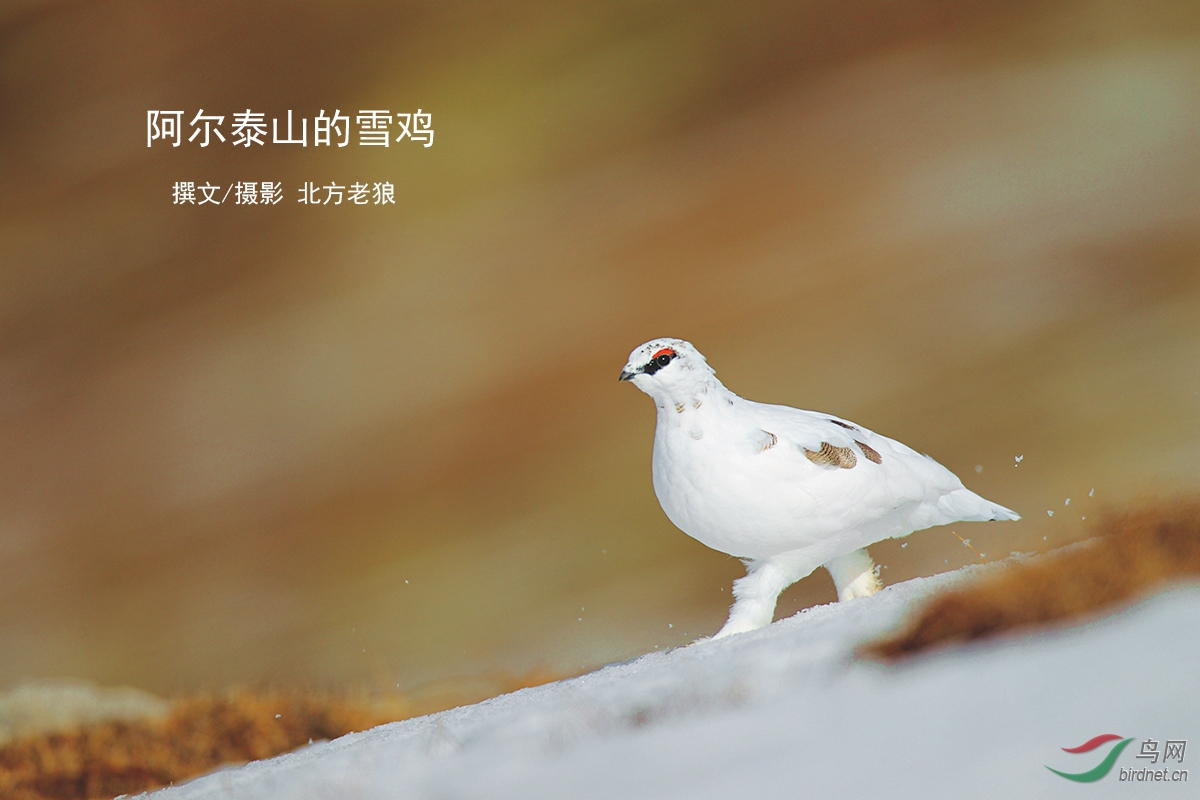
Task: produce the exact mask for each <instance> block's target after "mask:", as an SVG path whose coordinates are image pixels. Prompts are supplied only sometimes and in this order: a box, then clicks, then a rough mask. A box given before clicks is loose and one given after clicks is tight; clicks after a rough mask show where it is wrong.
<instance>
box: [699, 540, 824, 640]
mask: <svg viewBox="0 0 1200 800" xmlns="http://www.w3.org/2000/svg"><path fill="white" fill-rule="evenodd" d="M815 568H816V565H815V564H811V562H809V561H808V560H807V559H805V558H803V557H802V556H799V554H798V552H797V551H793V552H791V553H781V554H780V555H778V556H772V557H771V558H765V559H762V560H759V561H747V562H746V577H744V578H738V579H737V580H736V581H734V582H733V597H734V602H733V606H732V607H731V608H730V609H729V619H727V620H726V621H725V624H724V625H723V626H721V630H719V631H717V633H716V635H715V636H713V637H712V638H714V639H720V638H722V637H724V636H729V635H731V634H734V633H744V632H746V631H752V630H756V629H758V628H761V627H763V626H765V625H770V624H771V617H773V616H774V615H775V601H776V599H778V597H779V593H780V592H782V591H783V590H784V589H786V588H787V587H789V586H791V585H792V584H793V583H795V582H796V581H798V580H800V579H801V578H803V577H804V576H806V575H808V574H809V573H810V572H812V571H813V570H814V569H815Z"/></svg>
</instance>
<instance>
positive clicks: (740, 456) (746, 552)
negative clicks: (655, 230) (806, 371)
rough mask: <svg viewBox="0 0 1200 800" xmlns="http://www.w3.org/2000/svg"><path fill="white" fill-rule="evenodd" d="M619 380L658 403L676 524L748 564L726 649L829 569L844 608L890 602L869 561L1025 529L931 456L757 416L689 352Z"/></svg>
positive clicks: (656, 343) (647, 354) (681, 350)
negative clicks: (1006, 525)
mask: <svg viewBox="0 0 1200 800" xmlns="http://www.w3.org/2000/svg"><path fill="white" fill-rule="evenodd" d="M621 380H628V381H631V382H632V383H633V384H634V385H635V386H637V387H638V388H639V389H641V390H642V391H643V392H645V393H646V394H648V395H650V397H652V398H653V399H654V402H655V405H657V406H658V422H657V425H656V427H655V431H654V458H653V474H654V493H655V494H656V495H657V496H658V501H659V503H660V504H661V505H662V508H663V511H665V512H666V514H667V517H668V518H670V520H671V522H673V523H675V525H677V526H678V527H679V528H680V529H681V530H683V532H684V533H686V534H688V535H689V536H691V537H693V538H695V539H697V540H699V541H701V542H703V543H704V544H706V545H708V546H709V547H711V548H713V549H714V550H720V551H721V552H723V553H729V554H730V555H734V556H738V557H739V558H741V559H743V560H744V561H745V562H746V572H747V574H746V577H744V578H740V579H738V580H737V581H734V597H735V602H734V604H733V607H732V608H731V609H730V611H729V619H728V621H727V622H726V623H725V625H724V626H723V627H722V628H721V630H720V631H719V632H718V633H717V634H716V638H719V637H722V636H728V635H729V634H733V633H740V632H742V631H748V630H754V629H755V628H760V627H762V626H764V625H766V624H768V623H769V622H770V621H771V617H772V615H773V614H774V611H775V601H776V598H777V597H778V596H779V593H780V592H782V591H783V590H784V589H786V588H787V587H788V586H790V585H791V584H793V583H795V582H796V581H798V580H800V579H801V578H803V577H805V576H806V575H808V574H809V573H811V572H812V571H813V570H814V569H816V568H817V567H819V566H824V567H826V569H828V570H829V572H830V574H831V575H832V576H833V579H834V583H835V585H836V586H837V590H838V598H839V599H840V600H849V599H851V598H854V597H860V596H864V595H869V594H873V593H875V592H876V591H878V590H879V588H880V584H879V579H878V578H877V577H876V576H875V570H874V563H873V562H872V561H871V558H870V556H868V555H867V552H866V550H865V549H864V548H866V546H867V545H869V544H872V543H874V542H878V541H880V540H882V539H889V538H896V537H901V536H907V535H908V534H910V533H912V532H913V531H917V530H921V529H922V528H928V527H930V526H932V525H945V524H947V523H951V522H959V521H964V520H965V521H982V520H1015V519H1019V518H1020V517H1018V516H1017V514H1016V513H1014V512H1013V511H1010V510H1009V509H1007V508H1004V507H1003V506H999V505H996V504H995V503H992V502H990V501H988V500H985V499H984V498H982V497H980V496H979V495H977V494H975V493H974V492H972V491H970V490H969V489H967V488H966V487H964V486H963V485H962V481H960V480H959V479H958V478H957V477H956V476H955V475H954V473H952V472H950V470H948V469H946V468H945V467H943V466H942V465H941V464H939V463H937V462H936V461H934V460H933V459H932V458H930V457H929V456H925V455H921V454H920V453H917V452H916V451H915V450H912V449H911V448H909V447H907V446H905V445H903V444H901V443H900V442H897V441H895V440H893V439H889V438H887V437H886V436H881V435H879V434H877V433H874V432H872V431H869V430H867V429H866V428H863V427H861V426H859V425H855V424H853V423H851V422H848V421H846V420H844V419H840V418H838V417H835V416H832V415H830V414H818V413H816V412H814V411H802V410H800V409H798V408H790V407H788V406H780V405H768V404H765V403H756V402H754V401H752V400H746V399H745V398H743V397H739V396H738V395H736V394H734V393H733V392H731V391H729V390H728V389H726V388H725V386H724V385H723V384H722V383H721V382H720V381H719V380H717V377H716V374H715V373H714V372H713V369H712V367H710V366H708V363H707V362H706V361H705V359H704V356H702V355H701V354H700V353H699V351H697V350H696V348H694V347H693V346H692V345H691V344H690V343H688V342H685V341H683V340H682V339H655V340H653V341H650V342H647V343H646V344H644V345H642V346H641V347H638V348H637V349H636V350H634V351H633V352H632V353H631V354H630V356H629V362H628V363H627V364H626V365H625V369H624V370H623V371H622V372H621Z"/></svg>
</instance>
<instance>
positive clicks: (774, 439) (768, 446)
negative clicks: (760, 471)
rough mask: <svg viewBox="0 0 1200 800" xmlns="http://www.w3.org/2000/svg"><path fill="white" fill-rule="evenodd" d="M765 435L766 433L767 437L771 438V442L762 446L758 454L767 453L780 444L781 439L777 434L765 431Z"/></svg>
mask: <svg viewBox="0 0 1200 800" xmlns="http://www.w3.org/2000/svg"><path fill="white" fill-rule="evenodd" d="M763 433H765V434H766V435H767V436H770V437H771V441H769V442H763V444H762V446H761V447H759V448H758V452H760V453H765V452H767V451H768V450H770V449H771V448H772V447H774V446H775V445H777V444H779V437H778V436H776V435H775V434H773V433H771V432H770V431H763Z"/></svg>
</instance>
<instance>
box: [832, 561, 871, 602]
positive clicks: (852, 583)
mask: <svg viewBox="0 0 1200 800" xmlns="http://www.w3.org/2000/svg"><path fill="white" fill-rule="evenodd" d="M825 569H827V570H829V574H830V575H832V576H833V585H834V586H836V587H837V593H838V600H839V601H841V602H843V603H844V602H846V601H847V600H853V599H854V598H856V597H868V596H870V595H873V594H875V593H876V592H878V591H879V590H880V589H882V588H883V583H882V581H880V580H879V578H878V577H876V576H875V562H874V561H872V560H871V557H870V556H869V555H867V551H866V550H865V549H862V550H855V551H854V552H853V553H846V555H844V556H838V557H837V558H831V559H829V560H828V561H826V562H825Z"/></svg>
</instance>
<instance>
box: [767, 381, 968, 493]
mask: <svg viewBox="0 0 1200 800" xmlns="http://www.w3.org/2000/svg"><path fill="white" fill-rule="evenodd" d="M747 403H751V401H747ZM747 410H748V411H749V412H750V414H751V415H752V417H753V418H754V420H755V422H756V423H757V424H758V426H759V427H760V428H761V429H762V430H763V431H764V432H767V433H769V434H771V435H773V436H774V437H776V438H777V439H778V443H777V445H776V446H775V447H774V448H772V449H773V450H776V451H778V450H782V451H784V452H788V451H790V452H792V453H794V454H796V455H797V456H801V457H797V458H793V459H790V462H791V463H790V464H789V465H787V466H786V467H785V468H786V469H788V471H789V472H792V473H794V474H795V476H796V479H797V480H806V481H807V482H809V484H810V485H811V484H812V482H814V481H816V482H819V483H821V484H826V485H828V486H829V487H830V491H831V493H833V495H834V496H836V498H837V500H838V501H840V502H845V503H857V502H869V503H871V504H872V505H873V506H876V507H879V508H882V507H885V506H886V507H899V506H903V505H905V504H907V503H919V502H922V501H925V500H929V499H933V498H936V497H939V496H941V495H943V494H946V493H948V492H953V491H955V490H957V489H960V488H961V487H962V483H961V481H959V480H958V478H957V477H956V476H955V475H954V474H953V473H952V472H950V471H949V470H947V469H946V468H945V467H943V466H942V465H941V464H939V463H937V462H936V461H934V460H933V459H932V458H930V457H929V456H926V455H922V454H920V453H918V452H916V451H915V450H913V449H912V448H910V447H907V446H906V445H904V444H902V443H900V442H897V441H896V440H894V439H889V438H888V437H886V436H883V435H881V434H878V433H875V432H874V431H871V430H869V429H867V428H864V427H862V426H861V425H857V424H855V423H853V422H849V421H848V420H844V419H841V418H840V417H835V416H833V415H831V414H821V413H818V412H815V411H805V410H803V409H798V408H791V407H790V406H780V405H768V404H765V403H751V405H750V406H749V408H748V409H747ZM781 466H783V465H781ZM840 502H838V503H836V504H840Z"/></svg>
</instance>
